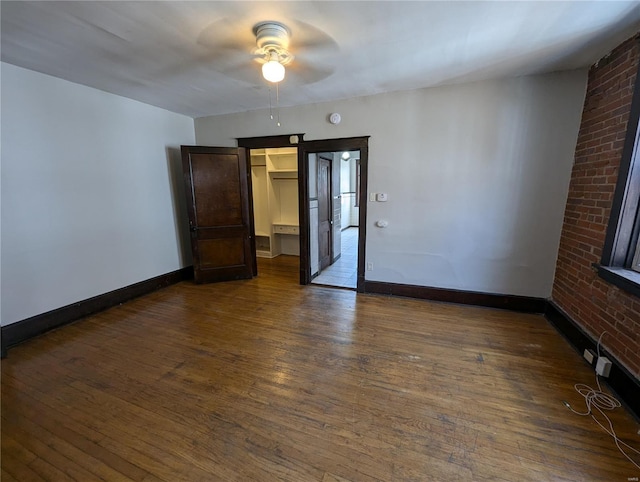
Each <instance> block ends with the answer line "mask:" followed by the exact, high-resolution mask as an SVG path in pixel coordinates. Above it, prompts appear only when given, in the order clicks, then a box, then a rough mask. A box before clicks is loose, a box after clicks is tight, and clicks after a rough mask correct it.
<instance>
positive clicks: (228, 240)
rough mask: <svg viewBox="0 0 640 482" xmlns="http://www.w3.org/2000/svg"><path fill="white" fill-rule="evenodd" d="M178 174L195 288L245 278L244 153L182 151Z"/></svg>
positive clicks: (249, 259) (248, 263)
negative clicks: (183, 192) (183, 191)
mask: <svg viewBox="0 0 640 482" xmlns="http://www.w3.org/2000/svg"><path fill="white" fill-rule="evenodd" d="M182 172H183V174H184V181H185V185H186V186H185V187H186V194H187V209H188V211H189V228H190V230H191V249H192V251H193V270H194V275H195V280H196V282H197V283H209V282H214V281H229V280H235V279H244V278H251V277H252V276H253V264H254V259H253V256H254V253H253V250H252V248H251V217H250V211H251V209H250V204H249V187H248V180H247V162H246V152H245V149H243V148H239V149H236V148H226V147H200V146H182Z"/></svg>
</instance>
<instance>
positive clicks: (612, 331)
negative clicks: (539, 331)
mask: <svg viewBox="0 0 640 482" xmlns="http://www.w3.org/2000/svg"><path fill="white" fill-rule="evenodd" d="M639 61H640V42H639V37H638V36H634V37H633V38H631V39H629V40H627V41H626V42H624V43H622V44H621V45H619V46H618V47H617V48H616V49H614V50H613V51H612V52H611V53H610V54H609V55H607V56H605V57H604V58H603V59H601V60H600V61H599V62H598V63H596V64H595V65H594V66H592V67H591V69H590V70H589V81H588V85H587V94H586V97H585V103H584V108H583V112H582V121H581V125H580V130H579V133H578V141H577V144H576V153H575V162H574V166H573V171H572V173H571V182H570V185H569V196H568V199H567V205H566V208H565V213H564V224H563V229H562V237H561V239H560V247H559V252H558V261H557V266H556V275H555V280H554V286H553V294H552V299H553V301H554V302H555V303H556V304H557V305H558V306H559V307H560V308H562V309H563V310H564V311H565V312H566V313H567V314H568V315H569V316H571V318H572V319H573V320H575V321H576V322H577V323H579V324H580V325H581V326H582V328H584V329H585V330H586V331H587V332H588V333H590V334H591V336H593V338H594V339H597V338H598V337H599V336H600V335H601V334H602V332H604V331H606V332H607V334H606V335H605V336H604V337H603V345H604V346H605V347H606V348H607V349H608V350H609V351H610V352H611V353H612V354H613V355H614V356H615V357H616V358H617V359H618V360H619V361H620V362H621V363H622V364H624V365H625V367H626V368H627V369H628V370H629V371H630V372H631V373H632V374H634V375H635V376H636V377H638V378H640V299H638V298H637V297H635V296H633V295H631V294H629V293H626V292H624V291H622V290H620V289H618V288H617V287H615V286H612V285H610V284H608V283H607V282H605V281H604V280H602V279H601V278H600V277H598V275H597V273H595V272H594V269H593V268H592V264H593V263H596V262H599V261H600V257H601V256H602V248H603V245H604V239H605V236H606V230H607V224H608V222H609V215H610V212H611V203H612V199H613V193H614V190H615V186H616V183H617V180H618V176H617V174H618V170H619V165H620V160H621V158H622V151H623V147H624V139H625V137H626V132H627V124H628V122H629V114H630V112H631V100H632V96H633V90H634V86H635V83H636V81H640V79H636V74H637V71H638V63H639Z"/></svg>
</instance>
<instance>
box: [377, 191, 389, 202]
mask: <svg viewBox="0 0 640 482" xmlns="http://www.w3.org/2000/svg"><path fill="white" fill-rule="evenodd" d="M386 200H387V193H386V192H379V193H378V194H376V201H378V202H381V203H383V202H385V201H386Z"/></svg>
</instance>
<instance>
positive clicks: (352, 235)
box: [298, 137, 368, 292]
mask: <svg viewBox="0 0 640 482" xmlns="http://www.w3.org/2000/svg"><path fill="white" fill-rule="evenodd" d="M298 161H299V177H300V183H299V189H300V201H299V206H300V215H299V218H300V283H301V284H310V283H314V284H322V285H328V286H336V287H341V288H350V289H356V290H357V291H358V292H363V291H364V260H365V245H366V243H365V241H366V207H367V205H366V192H367V165H368V137H358V138H344V139H329V140H321V141H307V142H304V143H303V144H301V146H300V147H299V153H298ZM327 259H328V261H327Z"/></svg>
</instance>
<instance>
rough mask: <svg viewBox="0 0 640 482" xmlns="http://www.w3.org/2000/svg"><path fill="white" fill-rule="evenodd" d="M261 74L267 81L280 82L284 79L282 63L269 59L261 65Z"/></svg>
mask: <svg viewBox="0 0 640 482" xmlns="http://www.w3.org/2000/svg"><path fill="white" fill-rule="evenodd" d="M262 76H263V77H264V78H265V80H268V81H269V82H273V83H277V82H280V81H281V80H283V79H284V65H282V64H281V63H280V62H278V61H276V60H270V61H269V62H267V63H266V64H263V65H262Z"/></svg>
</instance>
